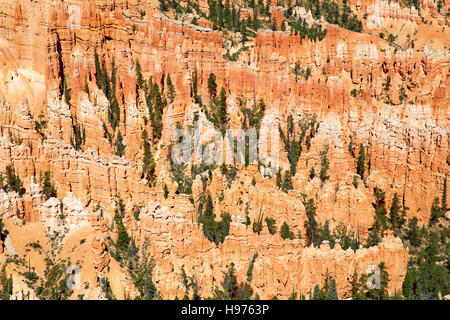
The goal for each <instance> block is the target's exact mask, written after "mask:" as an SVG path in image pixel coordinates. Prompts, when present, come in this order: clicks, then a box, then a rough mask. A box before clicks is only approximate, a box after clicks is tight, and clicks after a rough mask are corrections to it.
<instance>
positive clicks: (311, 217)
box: [305, 199, 319, 246]
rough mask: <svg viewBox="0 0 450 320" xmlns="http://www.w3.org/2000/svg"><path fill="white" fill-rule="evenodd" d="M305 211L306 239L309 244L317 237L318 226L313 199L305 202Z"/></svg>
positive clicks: (314, 241)
mask: <svg viewBox="0 0 450 320" xmlns="http://www.w3.org/2000/svg"><path fill="white" fill-rule="evenodd" d="M305 211H306V218H307V219H306V221H305V229H306V240H307V245H308V246H309V245H310V244H312V243H316V241H317V240H318V239H319V226H318V223H317V221H316V205H315V204H314V199H309V200H308V202H306V204H305Z"/></svg>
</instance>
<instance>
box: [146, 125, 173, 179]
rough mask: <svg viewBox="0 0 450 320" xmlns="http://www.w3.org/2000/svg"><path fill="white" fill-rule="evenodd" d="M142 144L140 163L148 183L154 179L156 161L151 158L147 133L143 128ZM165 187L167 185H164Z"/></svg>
mask: <svg viewBox="0 0 450 320" xmlns="http://www.w3.org/2000/svg"><path fill="white" fill-rule="evenodd" d="M142 144H143V145H144V158H143V165H142V175H143V176H144V177H145V178H146V179H147V181H148V182H149V183H152V182H153V180H154V179H155V168H156V163H155V160H154V159H153V154H152V150H151V146H150V143H149V142H148V133H147V130H145V129H144V131H142ZM166 188H167V186H166Z"/></svg>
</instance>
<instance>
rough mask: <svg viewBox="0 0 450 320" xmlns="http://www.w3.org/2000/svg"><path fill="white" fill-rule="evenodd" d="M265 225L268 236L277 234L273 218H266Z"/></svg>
mask: <svg viewBox="0 0 450 320" xmlns="http://www.w3.org/2000/svg"><path fill="white" fill-rule="evenodd" d="M265 221H266V224H267V230H269V233H270V234H272V235H273V234H275V232H277V226H276V222H275V219H273V218H269V217H267V218H266V220H265Z"/></svg>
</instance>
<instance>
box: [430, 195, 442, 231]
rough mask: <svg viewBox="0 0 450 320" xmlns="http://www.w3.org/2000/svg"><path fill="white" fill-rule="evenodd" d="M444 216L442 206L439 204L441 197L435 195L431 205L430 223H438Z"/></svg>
mask: <svg viewBox="0 0 450 320" xmlns="http://www.w3.org/2000/svg"><path fill="white" fill-rule="evenodd" d="M441 216H442V207H441V206H440V205H439V198H438V197H435V198H434V200H433V204H432V206H431V217H430V225H432V224H434V223H436V222H437V221H438V219H439V218H440V217H441Z"/></svg>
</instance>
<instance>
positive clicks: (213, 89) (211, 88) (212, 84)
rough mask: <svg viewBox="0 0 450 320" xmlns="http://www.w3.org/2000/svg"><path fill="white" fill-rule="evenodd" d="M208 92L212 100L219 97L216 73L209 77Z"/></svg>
mask: <svg viewBox="0 0 450 320" xmlns="http://www.w3.org/2000/svg"><path fill="white" fill-rule="evenodd" d="M208 92H209V96H210V97H211V98H212V99H214V98H215V97H216V95H217V83H216V75H215V74H214V73H210V74H209V77H208Z"/></svg>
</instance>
